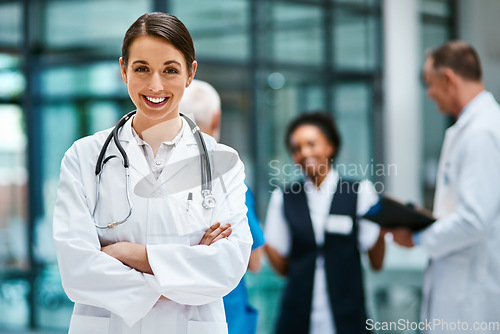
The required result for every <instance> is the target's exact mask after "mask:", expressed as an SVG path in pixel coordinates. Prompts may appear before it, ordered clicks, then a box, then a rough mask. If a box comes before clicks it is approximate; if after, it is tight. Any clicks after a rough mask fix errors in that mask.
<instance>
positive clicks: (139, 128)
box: [132, 114, 182, 155]
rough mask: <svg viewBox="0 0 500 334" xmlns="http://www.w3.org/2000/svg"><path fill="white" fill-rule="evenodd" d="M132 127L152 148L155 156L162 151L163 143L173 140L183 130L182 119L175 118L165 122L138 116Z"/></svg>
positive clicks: (177, 116)
mask: <svg viewBox="0 0 500 334" xmlns="http://www.w3.org/2000/svg"><path fill="white" fill-rule="evenodd" d="M132 127H133V128H134V130H135V131H136V132H137V134H138V135H139V137H141V139H142V140H144V141H145V142H146V143H148V144H149V146H151V148H152V149H153V153H154V155H156V153H157V152H158V150H159V149H160V146H161V143H163V142H166V141H171V140H173V139H174V138H175V137H176V136H177V134H179V132H180V130H181V129H182V119H181V117H180V116H179V115H178V114H177V115H176V116H175V117H172V118H170V119H164V120H160V121H157V120H150V119H148V118H146V117H141V115H140V114H136V116H135V117H134V119H133V120H132Z"/></svg>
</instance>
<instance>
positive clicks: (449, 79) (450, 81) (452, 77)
mask: <svg viewBox="0 0 500 334" xmlns="http://www.w3.org/2000/svg"><path fill="white" fill-rule="evenodd" d="M441 75H442V77H443V79H444V80H445V81H446V87H447V88H448V89H450V88H455V87H456V86H457V83H458V76H457V75H456V74H455V72H453V70H451V69H450V68H445V69H444V70H443V73H442V74H441Z"/></svg>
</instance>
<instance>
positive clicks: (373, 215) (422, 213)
mask: <svg viewBox="0 0 500 334" xmlns="http://www.w3.org/2000/svg"><path fill="white" fill-rule="evenodd" d="M363 218H366V219H368V220H371V221H373V222H374V223H377V224H379V225H380V226H381V227H383V228H386V229H391V228H399V227H405V228H408V229H410V230H412V231H418V230H421V229H424V228H426V227H427V226H429V225H431V224H432V223H433V222H434V221H436V218H434V217H433V216H432V213H431V212H430V211H429V210H426V209H424V208H418V207H416V206H414V205H412V204H404V203H401V202H399V201H397V200H395V199H393V198H391V197H389V196H387V195H384V196H382V197H380V200H379V202H378V203H377V204H375V205H374V206H372V207H371V208H370V210H369V211H368V212H367V213H366V214H365V215H364V216H363Z"/></svg>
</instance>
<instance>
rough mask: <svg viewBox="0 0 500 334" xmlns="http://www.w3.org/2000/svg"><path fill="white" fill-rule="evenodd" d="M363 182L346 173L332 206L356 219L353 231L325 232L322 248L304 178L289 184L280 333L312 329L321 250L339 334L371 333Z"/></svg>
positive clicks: (294, 333) (333, 211) (303, 332)
mask: <svg viewBox="0 0 500 334" xmlns="http://www.w3.org/2000/svg"><path fill="white" fill-rule="evenodd" d="M358 185H359V183H357V182H349V181H345V180H342V179H341V180H340V181H339V183H338V185H337V190H336V192H335V194H334V196H333V200H332V205H331V208H330V214H336V215H346V216H350V217H351V218H352V219H353V222H354V226H353V229H352V232H351V233H350V234H337V233H328V232H325V243H324V246H323V247H321V248H320V247H318V246H317V245H316V241H315V237H314V231H313V227H312V222H311V216H310V213H309V207H308V205H307V199H306V194H305V191H304V184H302V183H294V184H292V186H291V187H289V188H288V189H285V190H284V212H285V218H286V221H287V224H288V227H289V229H290V232H291V238H292V240H291V245H292V249H291V253H290V256H289V259H288V260H289V269H288V283H287V285H286V288H285V291H284V295H283V305H282V307H281V315H280V317H279V320H278V327H277V333H278V334H306V333H308V332H309V324H310V315H311V303H312V294H313V282H314V271H315V267H316V257H317V256H318V255H319V254H321V255H323V256H324V258H325V271H326V280H327V286H328V297H329V300H330V306H331V309H332V313H333V314H332V317H333V318H334V323H335V328H336V330H337V334H364V333H367V330H366V311H365V302H364V291H363V283H362V280H363V279H362V270H361V259H360V255H359V250H358V224H357V223H356V221H357V219H356V207H357V189H358ZM325 334H327V333H325Z"/></svg>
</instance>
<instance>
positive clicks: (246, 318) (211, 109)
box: [179, 79, 265, 334]
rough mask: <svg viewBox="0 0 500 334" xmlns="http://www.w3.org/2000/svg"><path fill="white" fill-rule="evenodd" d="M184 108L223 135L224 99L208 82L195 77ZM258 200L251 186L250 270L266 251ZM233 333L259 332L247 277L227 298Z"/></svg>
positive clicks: (203, 127)
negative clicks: (221, 100)
mask: <svg viewBox="0 0 500 334" xmlns="http://www.w3.org/2000/svg"><path fill="white" fill-rule="evenodd" d="M179 110H180V112H182V113H184V114H186V115H187V116H189V117H193V118H194V120H195V121H196V124H197V125H198V126H199V127H200V130H201V131H202V132H203V133H206V134H208V135H210V136H212V137H214V138H215V139H216V140H217V141H219V139H220V124H221V114H222V112H221V102H220V96H219V93H217V91H216V90H215V88H214V87H212V85H210V84H209V83H208V82H205V81H201V80H196V79H194V80H193V81H192V82H191V85H190V86H189V87H188V88H187V89H186V90H185V92H184V96H183V97H182V100H181V102H180V104H179ZM254 203H255V201H254V197H253V194H252V192H251V191H250V189H249V188H248V189H247V191H246V193H245V205H246V206H247V208H248V211H247V218H248V225H249V226H250V232H251V234H252V238H253V243H252V252H251V253H250V260H249V263H248V270H250V271H251V272H253V273H257V272H258V271H259V270H260V267H261V261H262V255H263V252H264V247H262V246H263V245H264V242H265V240H264V232H263V231H262V229H261V227H260V223H259V220H258V218H257V213H256V211H255V204H254ZM223 301H224V309H225V311H226V321H227V325H228V331H229V334H255V332H256V331H257V310H256V309H255V308H254V307H253V306H252V305H250V303H249V301H248V295H247V288H246V284H245V281H244V278H243V279H242V280H241V281H240V283H239V284H238V286H237V287H236V288H235V289H234V290H233V291H231V292H230V293H229V294H228V295H226V296H225V297H224V298H223Z"/></svg>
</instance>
